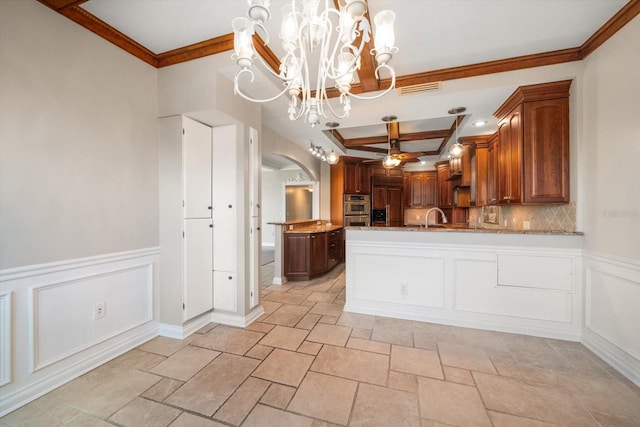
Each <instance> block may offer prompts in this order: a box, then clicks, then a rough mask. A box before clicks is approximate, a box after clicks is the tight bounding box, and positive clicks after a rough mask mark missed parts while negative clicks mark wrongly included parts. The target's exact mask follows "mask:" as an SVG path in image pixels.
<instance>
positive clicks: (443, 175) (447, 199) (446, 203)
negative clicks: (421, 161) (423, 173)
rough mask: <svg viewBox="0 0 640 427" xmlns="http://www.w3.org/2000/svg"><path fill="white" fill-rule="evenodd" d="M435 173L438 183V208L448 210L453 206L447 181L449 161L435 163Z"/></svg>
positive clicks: (449, 183)
mask: <svg viewBox="0 0 640 427" xmlns="http://www.w3.org/2000/svg"><path fill="white" fill-rule="evenodd" d="M436 173H437V181H438V207H439V208H440V209H442V208H450V207H451V206H453V196H452V194H451V190H452V186H451V181H449V161H443V162H437V163H436Z"/></svg>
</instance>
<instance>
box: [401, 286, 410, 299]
mask: <svg viewBox="0 0 640 427" xmlns="http://www.w3.org/2000/svg"><path fill="white" fill-rule="evenodd" d="M400 295H401V296H402V298H406V297H407V295H409V284H407V283H400Z"/></svg>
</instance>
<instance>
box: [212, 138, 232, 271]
mask: <svg viewBox="0 0 640 427" xmlns="http://www.w3.org/2000/svg"><path fill="white" fill-rule="evenodd" d="M235 144H236V127H235V125H231V126H220V127H216V128H214V129H213V147H214V153H213V254H214V260H213V269H214V270H216V271H217V270H220V271H227V272H232V271H233V272H235V271H236V269H237V267H236V248H237V245H236V239H237V233H236V227H237V225H236V220H237V212H238V210H237V205H236V146H235Z"/></svg>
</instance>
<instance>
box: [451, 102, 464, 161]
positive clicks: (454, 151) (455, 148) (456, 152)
mask: <svg viewBox="0 0 640 427" xmlns="http://www.w3.org/2000/svg"><path fill="white" fill-rule="evenodd" d="M465 111H467V109H466V108H465V107H455V108H452V109H450V110H449V111H448V113H449V114H455V115H456V118H455V126H456V139H455V141H454V143H453V145H452V146H451V148H450V149H449V154H450V155H451V157H453V158H455V159H457V158H460V157H462V153H463V152H464V145H462V144H460V143H459V142H458V115H459V114H460V113H464V112H465Z"/></svg>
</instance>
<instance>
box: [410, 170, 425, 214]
mask: <svg viewBox="0 0 640 427" xmlns="http://www.w3.org/2000/svg"><path fill="white" fill-rule="evenodd" d="M424 179H425V175H424V174H422V173H415V174H412V175H411V206H413V207H421V206H423V203H424V202H423V200H422V196H423V195H424V190H423V188H424Z"/></svg>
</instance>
